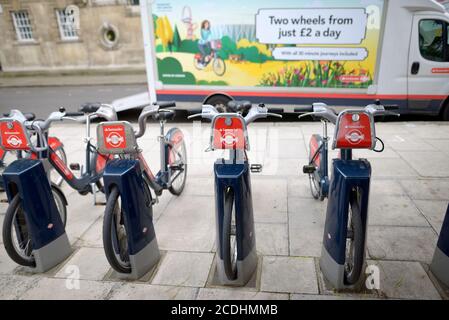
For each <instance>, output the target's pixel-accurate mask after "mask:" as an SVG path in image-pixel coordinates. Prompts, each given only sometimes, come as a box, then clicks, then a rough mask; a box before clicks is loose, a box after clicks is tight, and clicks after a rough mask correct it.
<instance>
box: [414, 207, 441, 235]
mask: <svg viewBox="0 0 449 320" xmlns="http://www.w3.org/2000/svg"><path fill="white" fill-rule="evenodd" d="M414 202H415V204H416V205H417V206H418V208H419V210H421V212H422V213H423V215H424V216H425V217H426V218H427V220H428V221H429V223H430V224H431V225H432V227H433V229H434V230H435V231H436V232H437V233H438V234H439V233H440V230H441V226H442V225H443V220H444V217H445V215H446V212H447V208H448V202H447V201H445V200H442V201H438V200H414Z"/></svg>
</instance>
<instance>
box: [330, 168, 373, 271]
mask: <svg viewBox="0 0 449 320" xmlns="http://www.w3.org/2000/svg"><path fill="white" fill-rule="evenodd" d="M370 179H371V165H370V164H369V162H368V161H366V160H363V161H362V160H340V159H335V160H333V166H332V182H331V185H330V189H329V197H328V206H327V213H326V223H325V226H324V238H323V245H324V247H325V248H326V250H327V252H328V253H329V254H330V255H331V257H332V258H333V259H334V260H335V261H336V262H337V263H338V264H341V265H343V264H344V262H345V250H346V235H347V228H348V208H349V204H350V200H351V192H352V190H353V188H357V189H358V190H359V192H358V194H359V196H360V199H358V200H357V202H358V204H359V208H360V213H361V219H362V225H363V226H364V228H365V229H366V222H367V212H368V198H369V188H370ZM365 231H366V230H363V234H365Z"/></svg>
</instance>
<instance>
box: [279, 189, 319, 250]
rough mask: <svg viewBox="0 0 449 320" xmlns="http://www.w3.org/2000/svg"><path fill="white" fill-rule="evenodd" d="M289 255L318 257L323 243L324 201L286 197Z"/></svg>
mask: <svg viewBox="0 0 449 320" xmlns="http://www.w3.org/2000/svg"><path fill="white" fill-rule="evenodd" d="M288 217H289V243H290V255H292V256H309V257H319V256H320V255H321V246H322V243H323V232H324V222H325V219H326V202H321V201H317V200H315V199H301V198H293V197H290V198H289V199H288Z"/></svg>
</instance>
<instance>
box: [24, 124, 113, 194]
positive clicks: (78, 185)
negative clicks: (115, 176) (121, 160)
mask: <svg viewBox="0 0 449 320" xmlns="http://www.w3.org/2000/svg"><path fill="white" fill-rule="evenodd" d="M87 133H88V134H90V132H89V131H88V132H87ZM89 136H90V135H88V137H89ZM48 142H49V148H48V151H46V152H40V153H39V154H38V153H35V152H33V153H32V155H31V159H45V160H47V161H48V163H49V164H50V165H51V166H52V167H53V168H54V169H55V170H56V172H58V174H59V175H60V176H61V177H62V178H63V179H64V181H66V182H67V184H68V185H69V186H70V187H71V188H73V189H75V190H77V191H78V192H80V193H87V192H93V190H92V186H91V184H93V183H95V182H97V181H98V180H99V179H100V178H101V177H102V174H103V171H104V168H105V166H106V162H107V160H108V159H110V158H109V157H108V156H105V155H102V154H99V153H98V154H97V156H96V157H94V158H92V155H95V153H94V152H93V151H92V150H93V149H95V147H94V146H93V145H92V143H91V142H90V140H88V141H87V143H86V169H85V172H84V173H82V175H81V177H80V178H76V177H75V175H74V174H73V172H72V171H71V170H70V168H69V167H68V166H67V164H66V163H64V161H63V160H62V159H61V158H60V157H59V156H58V154H57V153H56V151H55V150H56V148H57V146H58V145H59V144H60V143H61V142H60V141H59V139H57V138H52V137H50V138H49V139H48ZM92 159H95V160H96V163H95V166H94V164H93V163H92Z"/></svg>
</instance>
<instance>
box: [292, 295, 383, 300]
mask: <svg viewBox="0 0 449 320" xmlns="http://www.w3.org/2000/svg"><path fill="white" fill-rule="evenodd" d="M376 299H377V298H374V297H373V296H371V295H360V294H352V295H350V294H338V293H336V294H334V295H327V294H326V295H321V294H291V295H290V300H376Z"/></svg>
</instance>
